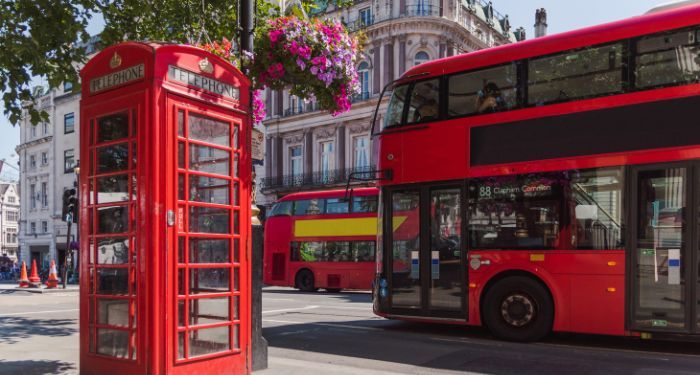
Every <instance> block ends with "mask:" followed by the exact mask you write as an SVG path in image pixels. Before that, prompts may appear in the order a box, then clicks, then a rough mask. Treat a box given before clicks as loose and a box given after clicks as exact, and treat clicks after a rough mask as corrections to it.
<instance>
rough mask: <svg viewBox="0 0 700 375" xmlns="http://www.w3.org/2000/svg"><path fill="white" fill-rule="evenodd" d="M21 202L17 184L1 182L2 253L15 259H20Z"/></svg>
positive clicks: (0, 242) (0, 250)
mask: <svg viewBox="0 0 700 375" xmlns="http://www.w3.org/2000/svg"><path fill="white" fill-rule="evenodd" d="M19 204H20V203H19V194H18V191H17V184H16V183H14V182H11V183H7V182H2V183H0V255H4V256H7V257H9V258H10V259H12V260H14V261H17V260H18V254H17V247H18V245H19V218H20V216H19V215H20V213H19Z"/></svg>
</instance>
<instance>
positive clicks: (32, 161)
mask: <svg viewBox="0 0 700 375" xmlns="http://www.w3.org/2000/svg"><path fill="white" fill-rule="evenodd" d="M29 167H30V168H32V169H34V168H36V155H29Z"/></svg>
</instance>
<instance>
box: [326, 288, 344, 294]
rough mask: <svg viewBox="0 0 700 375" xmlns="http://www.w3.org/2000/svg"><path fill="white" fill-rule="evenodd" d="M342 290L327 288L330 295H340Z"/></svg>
mask: <svg viewBox="0 0 700 375" xmlns="http://www.w3.org/2000/svg"><path fill="white" fill-rule="evenodd" d="M341 290H342V289H340V288H326V292H328V293H340V291H341Z"/></svg>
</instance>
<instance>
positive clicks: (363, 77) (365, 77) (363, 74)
mask: <svg viewBox="0 0 700 375" xmlns="http://www.w3.org/2000/svg"><path fill="white" fill-rule="evenodd" d="M357 76H358V78H359V79H360V98H361V99H369V88H370V81H369V64H367V62H366V61H363V62H361V63H360V65H358V66H357Z"/></svg>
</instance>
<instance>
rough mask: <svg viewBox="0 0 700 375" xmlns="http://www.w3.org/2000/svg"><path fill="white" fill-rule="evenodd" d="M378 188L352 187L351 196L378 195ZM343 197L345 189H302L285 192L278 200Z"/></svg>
mask: <svg viewBox="0 0 700 375" xmlns="http://www.w3.org/2000/svg"><path fill="white" fill-rule="evenodd" d="M378 194H379V189H377V188H376V187H366V188H354V189H352V195H353V196H368V195H378ZM342 197H345V189H338V190H320V191H303V192H299V193H292V194H287V195H285V196H284V197H282V198H280V199H278V200H277V201H278V202H284V201H296V200H302V199H314V198H342Z"/></svg>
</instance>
